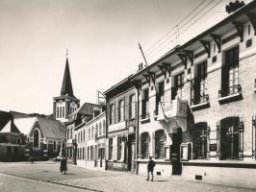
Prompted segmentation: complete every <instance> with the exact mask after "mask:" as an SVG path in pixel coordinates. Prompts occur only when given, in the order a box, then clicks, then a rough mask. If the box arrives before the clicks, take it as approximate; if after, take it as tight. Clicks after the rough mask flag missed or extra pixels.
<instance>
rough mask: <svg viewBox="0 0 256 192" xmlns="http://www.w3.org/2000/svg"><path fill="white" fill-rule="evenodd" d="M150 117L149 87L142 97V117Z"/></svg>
mask: <svg viewBox="0 0 256 192" xmlns="http://www.w3.org/2000/svg"><path fill="white" fill-rule="evenodd" d="M148 117H149V92H148V89H145V90H143V99H142V119H146V118H148Z"/></svg>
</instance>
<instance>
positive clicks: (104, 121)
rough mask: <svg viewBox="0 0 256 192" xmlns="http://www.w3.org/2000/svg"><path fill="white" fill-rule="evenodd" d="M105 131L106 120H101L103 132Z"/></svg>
mask: <svg viewBox="0 0 256 192" xmlns="http://www.w3.org/2000/svg"><path fill="white" fill-rule="evenodd" d="M105 133H106V120H105V119H104V120H103V134H105Z"/></svg>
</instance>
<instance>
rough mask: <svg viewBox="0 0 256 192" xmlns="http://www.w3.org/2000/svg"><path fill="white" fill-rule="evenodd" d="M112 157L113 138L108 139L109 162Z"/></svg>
mask: <svg viewBox="0 0 256 192" xmlns="http://www.w3.org/2000/svg"><path fill="white" fill-rule="evenodd" d="M112 157H113V138H109V160H111V159H112Z"/></svg>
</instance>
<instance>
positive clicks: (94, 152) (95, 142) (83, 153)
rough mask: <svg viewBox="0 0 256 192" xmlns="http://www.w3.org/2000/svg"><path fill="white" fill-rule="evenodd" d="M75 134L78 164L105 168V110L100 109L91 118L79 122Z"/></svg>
mask: <svg viewBox="0 0 256 192" xmlns="http://www.w3.org/2000/svg"><path fill="white" fill-rule="evenodd" d="M98 109H99V108H98ZM75 134H76V136H77V143H78V155H77V163H78V165H79V166H81V167H86V168H98V169H102V170H105V140H106V118H105V112H104V111H102V110H101V112H100V113H99V114H97V113H96V114H95V115H94V117H93V118H92V119H91V120H89V121H87V122H84V123H82V124H80V125H79V126H78V127H77V128H76V133H75Z"/></svg>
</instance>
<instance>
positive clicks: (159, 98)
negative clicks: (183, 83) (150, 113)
mask: <svg viewBox="0 0 256 192" xmlns="http://www.w3.org/2000/svg"><path fill="white" fill-rule="evenodd" d="M163 102H164V81H162V82H160V83H159V84H158V86H157V93H156V109H155V115H158V112H159V104H161V103H163Z"/></svg>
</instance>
